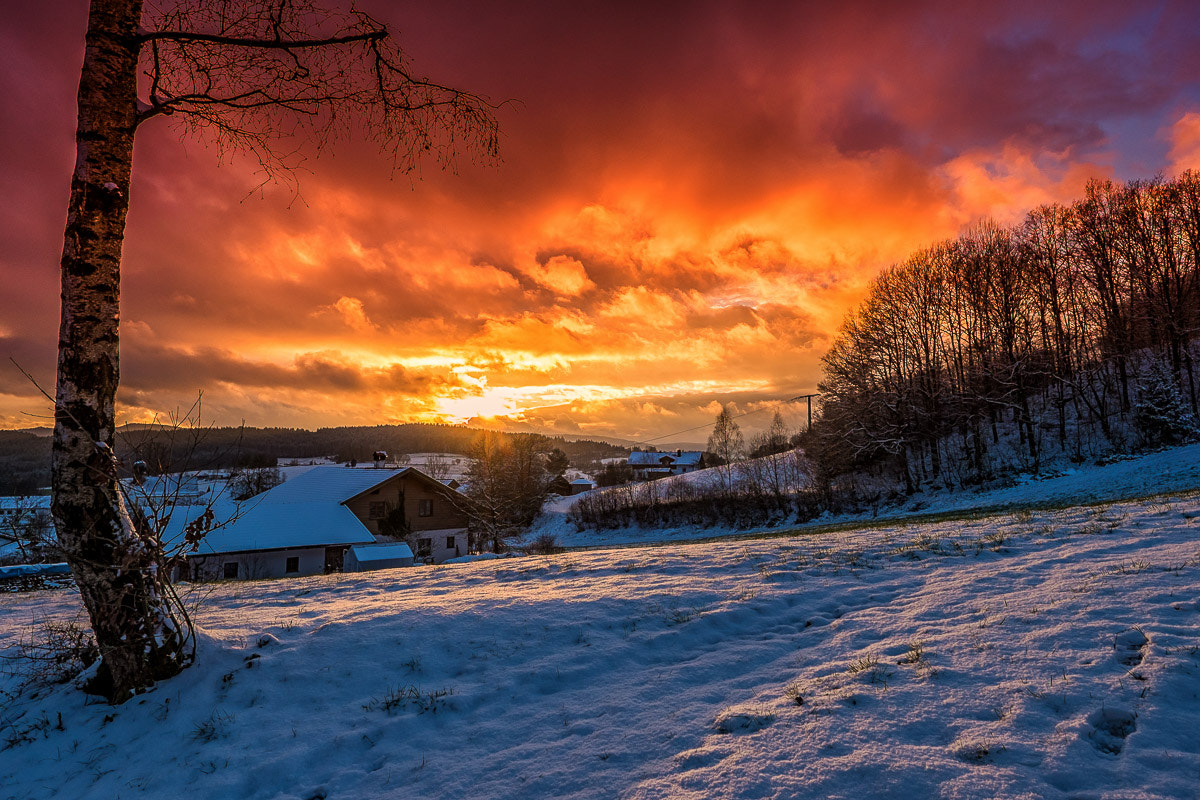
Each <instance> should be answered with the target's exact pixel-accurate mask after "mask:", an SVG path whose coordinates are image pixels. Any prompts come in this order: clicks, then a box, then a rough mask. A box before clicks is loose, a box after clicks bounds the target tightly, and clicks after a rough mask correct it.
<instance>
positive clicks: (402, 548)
mask: <svg viewBox="0 0 1200 800" xmlns="http://www.w3.org/2000/svg"><path fill="white" fill-rule="evenodd" d="M412 565H413V551H412V548H410V547H409V546H408V545H407V544H405V543H404V542H396V543H389V544H356V545H353V546H351V547H350V549H349V550H347V551H346V558H345V560H344V561H343V562H342V571H343V572H367V571H369V570H373V569H392V568H394V567H411V566H412Z"/></svg>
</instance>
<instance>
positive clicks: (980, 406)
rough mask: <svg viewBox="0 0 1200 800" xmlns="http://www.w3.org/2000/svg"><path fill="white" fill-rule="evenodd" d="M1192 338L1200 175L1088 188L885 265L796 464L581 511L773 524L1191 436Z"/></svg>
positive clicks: (846, 328) (646, 491)
mask: <svg viewBox="0 0 1200 800" xmlns="http://www.w3.org/2000/svg"><path fill="white" fill-rule="evenodd" d="M1198 338H1200V174H1197V173H1195V172H1187V173H1185V174H1183V175H1182V176H1180V177H1179V178H1177V179H1175V180H1164V179H1162V178H1156V179H1153V180H1138V181H1131V182H1129V183H1125V184H1116V183H1112V182H1109V181H1092V182H1091V183H1089V184H1088V185H1087V187H1086V189H1085V192H1084V196H1083V197H1082V198H1080V199H1079V200H1078V201H1076V202H1074V203H1071V204H1067V205H1045V206H1041V207H1039V208H1036V209H1034V210H1032V211H1030V212H1029V213H1028V214H1027V215H1026V217H1025V218H1024V220H1022V221H1021V222H1020V223H1019V224H1016V225H1013V226H1011V227H1003V226H1000V225H997V224H995V223H993V222H989V221H984V222H981V223H978V224H976V225H974V226H972V227H971V228H969V229H968V230H966V231H965V232H964V233H963V234H962V235H961V236H959V237H958V238H956V239H954V240H950V241H944V242H941V243H938V244H935V245H933V246H931V247H928V248H926V249H923V250H920V251H918V252H916V253H913V254H912V255H911V256H909V257H908V258H907V259H905V260H904V261H903V262H901V263H898V264H895V265H892V266H890V267H889V268H887V269H885V270H883V272H881V273H880V274H879V276H878V277H877V278H876V279H875V281H874V282H873V284H872V285H871V287H870V289H869V291H868V293H867V296H866V299H865V300H864V301H863V302H862V303H861V304H860V305H859V306H858V307H857V308H855V309H854V310H853V311H852V312H851V313H850V314H849V315H848V316H847V318H846V321H845V324H844V325H843V327H842V329H841V331H840V332H839V334H838V336H837V337H836V339H835V341H834V342H833V345H832V346H831V348H830V350H829V352H828V353H827V355H826V356H825V358H824V375H823V378H822V381H821V383H820V386H819V388H820V391H821V396H820V407H819V413H818V414H817V418H816V420H815V421H814V424H813V426H812V429H811V430H808V431H805V432H803V433H802V434H800V435H799V437H797V439H796V440H792V441H793V443H795V442H796V441H798V443H799V448H797V449H796V450H792V451H791V452H788V453H778V454H776V455H771V456H769V457H767V458H758V459H754V458H751V459H742V458H741V456H742V455H744V454H745V453H744V452H741V453H739V454H738V455H735V456H731V457H730V458H729V459H728V460H729V461H731V462H732V463H731V464H729V465H727V466H725V467H721V468H719V469H718V470H713V471H710V472H711V473H712V474H711V475H706V474H704V473H697V474H695V475H688V476H679V477H675V478H666V479H664V480H662V481H659V482H655V483H649V484H636V485H627V486H622V487H617V488H614V489H605V490H603V491H600V492H594V493H591V494H589V495H588V496H586V497H585V498H583V499H581V500H580V501H579V502H578V503H577V504H576V505H575V506H574V507H573V508H572V513H571V516H572V519H573V520H574V522H575V523H576V525H577V526H579V527H580V528H594V529H603V528H611V527H622V526H628V525H638V526H645V527H669V526H678V525H731V526H734V527H751V526H760V525H764V526H769V525H774V524H780V523H783V522H801V521H805V520H809V519H812V518H814V517H816V516H818V515H820V514H822V513H824V512H826V511H830V512H833V513H838V512H843V511H850V510H865V509H875V510H878V508H879V506H880V504H885V503H892V502H902V501H904V498H905V495H906V494H911V493H913V492H915V491H918V490H920V489H927V488H932V489H939V488H946V489H952V490H953V489H961V488H963V487H967V486H987V485H992V486H994V485H998V484H1002V483H1004V482H1006V481H1008V480H1010V479H1011V478H1012V477H1013V476H1014V475H1016V474H1018V473H1033V474H1036V473H1042V474H1050V473H1052V472H1053V471H1055V470H1058V469H1060V468H1061V467H1062V466H1063V465H1064V463H1065V462H1067V461H1074V462H1076V463H1082V462H1084V461H1087V460H1101V459H1104V458H1110V457H1113V456H1114V455H1116V454H1119V453H1127V452H1132V451H1135V450H1138V449H1145V448H1152V447H1158V446H1161V445H1169V444H1177V443H1180V442H1183V441H1187V440H1192V439H1195V438H1197V436H1198V435H1200V430H1198V429H1197V423H1196V418H1197V410H1198V409H1197V400H1198V397H1197V395H1198V394H1200V387H1198V386H1197V383H1198V380H1200V376H1198V375H1197V374H1196V373H1197V365H1196V359H1197V358H1200V350H1198V348H1197V344H1198V341H1197V340H1198ZM720 427H721V419H720V418H718V423H717V426H716V428H715V429H714V430H715V431H716V430H719V429H720ZM714 435H715V434H714ZM710 449H715V448H714V447H713V446H712V445H711V443H710ZM735 449H740V448H735ZM702 477H703V478H704V479H702Z"/></svg>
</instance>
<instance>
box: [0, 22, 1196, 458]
mask: <svg viewBox="0 0 1200 800" xmlns="http://www.w3.org/2000/svg"><path fill="white" fill-rule="evenodd" d="M364 7H365V8H367V9H368V10H370V11H371V12H372V13H374V14H376V15H377V16H378V17H379V18H381V19H383V20H385V21H387V22H389V23H391V24H392V25H394V26H395V28H396V29H397V30H398V31H399V32H400V35H401V41H402V43H403V44H404V45H405V46H406V47H407V49H408V51H409V53H410V54H411V56H412V58H413V61H414V63H415V64H416V66H417V71H418V72H420V73H422V74H426V75H428V76H429V77H430V78H432V79H434V80H437V81H439V82H442V83H449V84H451V85H456V86H461V87H463V88H468V89H471V90H473V91H476V92H478V93H481V94H484V95H487V96H489V97H491V98H492V99H493V100H496V101H499V100H504V99H506V98H515V99H516V100H518V101H519V103H517V104H514V105H513V106H510V107H505V108H503V109H501V110H500V112H499V117H500V122H501V126H502V130H503V138H502V141H501V147H502V157H503V161H502V163H500V164H499V165H498V166H494V167H487V166H477V165H473V164H471V163H470V162H463V163H461V165H460V168H459V170H458V174H452V173H444V172H442V171H440V170H439V169H438V168H437V166H436V165H433V164H430V165H427V166H426V168H425V169H424V170H423V171H422V172H421V173H420V174H419V175H417V176H415V177H412V178H410V177H406V176H404V175H396V176H393V175H391V174H390V172H389V166H388V162H387V161H385V160H384V159H382V158H380V157H378V156H377V155H376V154H375V153H374V152H373V151H372V149H371V148H370V147H369V146H365V145H363V144H362V143H359V142H348V143H344V144H343V145H341V146H340V147H339V148H338V149H337V150H336V152H335V153H334V154H333V155H327V156H324V157H322V158H321V159H320V160H318V161H313V162H310V163H309V164H308V167H309V168H310V169H311V172H310V173H305V174H302V175H301V177H300V195H299V197H295V196H293V194H292V193H291V190H290V189H289V188H287V187H268V188H267V189H266V191H265V192H263V193H261V194H260V193H255V192H253V191H252V190H253V188H254V187H255V186H256V184H257V183H258V180H257V179H256V177H255V175H254V171H253V169H252V166H251V165H249V164H247V163H243V162H240V161H234V162H232V163H229V162H226V163H224V164H222V163H220V162H219V161H218V159H217V158H216V156H215V154H214V153H213V152H212V151H211V150H210V149H209V148H207V147H206V144H205V142H203V141H197V140H181V139H180V135H179V133H178V132H177V131H174V130H173V129H172V127H171V125H170V123H169V122H167V121H165V120H162V119H159V120H155V121H154V122H152V123H151V124H148V125H147V126H145V127H144V128H143V129H142V130H141V131H140V132H139V139H138V145H137V152H136V158H135V180H134V186H133V193H132V208H131V212H130V218H129V226H128V230H127V238H126V244H125V260H124V264H125V266H124V294H123V316H122V342H121V349H122V370H123V375H122V389H121V393H120V395H119V399H120V402H121V404H122V411H121V417H122V419H123V420H124V421H135V420H144V419H147V418H150V417H151V416H152V415H153V414H154V413H155V412H162V411H171V410H173V409H175V408H177V407H179V406H185V407H186V406H188V405H190V404H191V402H192V401H193V400H194V399H195V397H196V393H197V392H198V391H199V390H203V392H204V398H205V409H204V413H205V418H206V420H207V421H210V422H217V423H223V424H238V423H240V422H241V421H243V420H244V421H245V422H246V424H248V425H254V426H266V425H288V426H302V427H317V426H327V425H343V424H379V423H392V422H401V421H448V422H460V421H464V420H472V419H474V418H478V417H488V418H495V417H499V418H500V419H490V420H487V422H488V424H493V425H507V426H509V427H516V428H520V427H521V426H526V427H527V428H529V429H536V430H543V431H546V432H557V433H564V434H572V435H595V436H605V435H608V436H622V437H626V438H630V439H638V440H643V439H646V438H648V437H653V436H658V435H662V434H668V433H671V432H673V431H678V430H682V429H684V428H688V427H690V426H693V425H698V424H702V423H705V422H709V421H711V419H712V417H713V415H714V414H715V411H716V410H717V409H718V407H719V403H720V402H735V403H736V404H737V408H738V409H739V410H742V411H747V410H751V409H754V408H756V407H759V406H761V405H764V404H766V403H770V402H774V401H776V400H779V399H784V398H787V397H790V396H793V395H796V394H799V393H804V392H809V391H813V390H814V387H815V385H816V383H817V381H818V379H819V374H820V367H819V365H820V358H821V355H822V354H823V352H824V351H825V349H826V347H827V346H828V342H829V341H830V338H831V337H832V336H833V335H834V333H835V332H836V330H837V327H838V325H839V323H840V321H841V319H842V318H843V315H844V314H845V313H846V311H847V309H848V308H849V307H850V306H851V305H852V304H853V303H854V302H855V301H856V300H857V299H858V298H860V297H861V296H862V293H863V291H864V289H865V287H866V285H867V283H868V282H869V281H870V279H871V278H872V276H873V275H874V274H876V273H877V271H878V270H879V269H880V268H881V267H883V266H886V265H887V264H888V263H890V262H893V261H895V260H898V259H900V258H903V257H904V256H905V255H906V254H907V253H908V252H910V251H911V250H913V249H914V248H917V247H919V246H922V245H925V244H929V243H931V242H933V241H935V240H937V239H941V238H946V237H950V236H954V235H955V234H956V233H957V232H958V231H959V230H960V229H961V228H962V227H963V226H965V225H968V224H970V223H971V222H972V221H973V220H976V219H978V218H980V217H982V216H989V215H990V216H992V217H995V218H996V219H998V220H1000V221H1002V222H1011V221H1014V220H1016V219H1018V218H1019V217H1020V215H1021V214H1022V213H1023V212H1024V211H1025V210H1027V209H1029V208H1030V207H1032V206H1035V205H1037V204H1039V203H1043V202H1048V201H1054V200H1069V199H1072V198H1074V197H1077V196H1078V195H1079V194H1080V193H1081V191H1082V188H1083V185H1084V183H1085V182H1086V180H1087V179H1088V178H1089V177H1092V176H1102V177H1104V176H1107V177H1113V178H1117V179H1122V180H1123V179H1127V178H1132V177H1149V176H1152V175H1154V174H1155V173H1158V172H1163V173H1165V174H1167V175H1174V174H1176V173H1178V172H1180V171H1182V170H1183V169H1186V168H1189V167H1200V46H1198V41H1200V7H1197V5H1196V3H1195V2H1194V0H1183V1H1182V2H1176V3H1153V2H1146V3H1130V2H1125V0H1122V1H1121V2H1108V3H1105V2H1078V3H1057V2H1046V0H1038V1H1037V2H1029V3H1021V2H1011V3H1009V2H1004V3H969V2H961V1H955V2H945V3H915V2H913V3H910V2H881V3H874V4H868V3H857V4H856V3H829V2H822V3H807V2H786V3H768V2H754V3H733V2H727V3H721V2H714V3H700V2H648V1H647V2H627V3H599V2H540V3H526V2H474V3H467V2H454V0H437V1H436V2H433V1H431V2H386V0H375V1H374V2H368V3H365V4H364ZM86 14H87V10H86V4H85V3H83V2H79V1H78V0H71V1H68V0H43V1H40V2H28V3H9V4H7V7H6V11H5V13H4V15H3V17H2V18H0V115H2V125H0V159H2V161H3V163H2V165H0V166H2V168H0V282H2V286H3V288H2V289H0V357H2V358H3V363H0V427H6V428H20V427H31V426H35V425H43V424H46V419H45V416H46V415H48V414H49V404H48V403H47V402H46V401H45V400H44V399H42V398H40V397H39V396H38V394H37V392H36V390H35V389H33V387H32V386H30V385H29V383H28V382H27V381H26V380H25V379H24V378H23V377H22V376H21V375H20V373H19V372H18V371H17V370H16V369H15V368H13V367H12V365H11V363H10V362H9V358H10V357H11V358H13V359H15V360H16V361H18V362H19V363H20V364H21V365H22V366H23V367H25V368H26V369H28V370H29V371H30V372H32V373H33V374H34V376H35V377H37V378H38V379H39V381H41V382H43V384H44V385H45V386H46V388H47V389H49V390H50V391H53V389H52V387H53V383H54V376H53V369H54V351H55V346H56V337H57V324H58V258H59V253H60V251H61V247H62V229H63V221H64V219H65V213H66V199H67V190H68V187H69V176H70V171H71V166H72V163H73V160H74V144H73V133H74V115H75V107H74V102H75V91H76V88H77V85H78V77H79V66H80V63H81V59H82V48H83V34H84V29H85V26H86ZM757 417H758V418H762V422H763V423H765V422H768V421H769V415H768V414H760V415H757ZM754 419H755V417H751V418H748V419H747V421H748V422H750V421H751V420H754ZM474 421H475V422H479V421H480V420H478V419H474ZM704 435H705V434H704V432H699V433H696V434H691V435H689V436H684V437H682V438H683V439H685V440H692V441H703V437H704Z"/></svg>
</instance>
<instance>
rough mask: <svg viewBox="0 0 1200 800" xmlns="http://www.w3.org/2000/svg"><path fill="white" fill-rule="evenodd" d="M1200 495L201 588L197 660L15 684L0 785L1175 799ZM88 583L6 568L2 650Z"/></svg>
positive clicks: (61, 611)
mask: <svg viewBox="0 0 1200 800" xmlns="http://www.w3.org/2000/svg"><path fill="white" fill-rule="evenodd" d="M1198 517H1200V500H1198V499H1197V497H1196V496H1195V495H1189V496H1183V497H1179V498H1161V499H1157V500H1154V501H1150V502H1137V503H1123V504H1113V505H1109V506H1101V507H1091V508H1076V509H1067V510H1059V511H1045V512H1018V513H1015V514H1009V515H1004V516H1000V517H996V518H992V519H980V520H973V521H968V522H955V523H941V524H936V525H929V524H926V525H912V526H903V525H900V524H897V525H895V526H892V527H882V528H877V529H871V530H862V531H852V532H841V533H837V534H828V535H824V536H800V537H796V538H790V539H788V538H781V539H769V540H758V541H745V542H720V543H716V544H711V543H710V544H703V545H671V546H664V547H658V548H652V549H637V550H619V551H612V550H609V551H591V552H575V553H567V554H564V555H561V556H554V557H546V558H532V557H531V558H524V559H503V560H492V561H483V562H474V563H470V564H462V565H454V566H451V567H438V568H425V569H408V570H396V571H391V572H388V573H377V574H364V575H343V576H334V577H320V578H305V579H292V580H279V581H271V582H258V583H238V584H225V585H220V586H217V587H215V588H211V587H210V590H211V594H208V595H207V597H206V598H205V599H204V604H203V606H202V607H201V610H200V611H199V613H198V619H199V620H200V623H201V625H202V626H203V629H204V636H203V641H202V647H201V652H200V660H199V663H198V664H197V665H196V666H195V667H193V668H192V669H189V670H188V671H186V672H185V673H184V674H182V675H180V676H178V677H177V678H175V679H173V680H170V681H167V682H164V683H163V684H162V685H161V686H159V687H158V688H157V689H156V690H154V691H153V692H151V693H148V694H146V695H145V696H142V697H139V698H136V699H134V700H132V701H130V702H128V703H126V704H125V705H123V706H120V707H118V708H109V707H107V706H103V705H89V704H87V703H86V701H85V699H84V697H83V696H82V695H80V694H79V693H78V692H77V691H75V690H74V689H72V688H71V687H69V686H58V687H53V688H48V689H44V690H42V691H41V692H39V693H37V694H35V695H30V694H29V693H26V694H23V695H21V696H20V697H17V698H14V699H11V700H7V701H5V702H4V703H3V707H2V708H3V710H0V720H2V722H0V787H2V791H0V796H4V797H16V798H45V797H55V796H58V797H70V798H114V797H122V798H130V797H153V798H159V797H163V798H166V797H177V796H180V795H181V794H182V793H184V792H186V794H187V795H188V796H189V797H194V798H234V797H236V798H314V797H324V798H455V800H457V799H458V798H468V797H470V798H501V799H503V798H512V799H513V800H517V798H520V799H521V800H526V799H527V798H646V799H648V798H697V799H699V798H756V799H757V798H826V797H853V798H897V797H904V798H909V797H914V798H916V797H920V798H924V797H945V798H1075V797H1089V798H1117V797H1121V798H1126V797H1139V798H1192V797H1195V796H1196V786H1197V781H1198V779H1200V737H1197V736H1196V733H1195V731H1196V724H1195V720H1196V719H1198V718H1200V692H1198V689H1197V686H1200V535H1198V534H1200V526H1198V525H1197V522H1196V520H1197V518H1198ZM206 591H207V590H206ZM76 610H77V599H76V597H75V596H74V595H73V594H72V593H69V592H66V591H55V592H41V593H36V594H28V595H3V596H0V650H8V651H10V652H11V648H12V646H13V645H14V643H15V642H16V641H17V640H18V639H19V638H20V637H22V636H24V635H26V634H27V632H28V630H29V627H28V626H30V625H31V624H35V625H36V624H37V622H38V621H39V620H41V619H43V618H47V617H49V618H52V619H57V618H61V617H64V616H70V615H72V614H74V613H75V612H76ZM0 689H3V690H4V691H6V692H14V691H15V686H14V681H13V679H11V678H8V679H3V681H2V682H0ZM0 697H3V696H2V695H0ZM60 715H61V716H60Z"/></svg>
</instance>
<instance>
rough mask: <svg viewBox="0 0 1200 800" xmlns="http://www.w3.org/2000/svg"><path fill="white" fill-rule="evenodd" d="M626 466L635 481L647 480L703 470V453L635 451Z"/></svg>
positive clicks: (693, 451)
mask: <svg viewBox="0 0 1200 800" xmlns="http://www.w3.org/2000/svg"><path fill="white" fill-rule="evenodd" d="M628 464H629V467H630V469H632V470H633V477H634V478H635V479H639V480H648V479H650V478H661V477H664V476H666V475H682V474H684V473H685V472H695V471H696V470H698V469H704V453H702V452H700V451H699V450H674V451H671V452H667V453H657V452H643V451H641V450H635V451H633V452H632V453H630V454H629V461H628Z"/></svg>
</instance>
